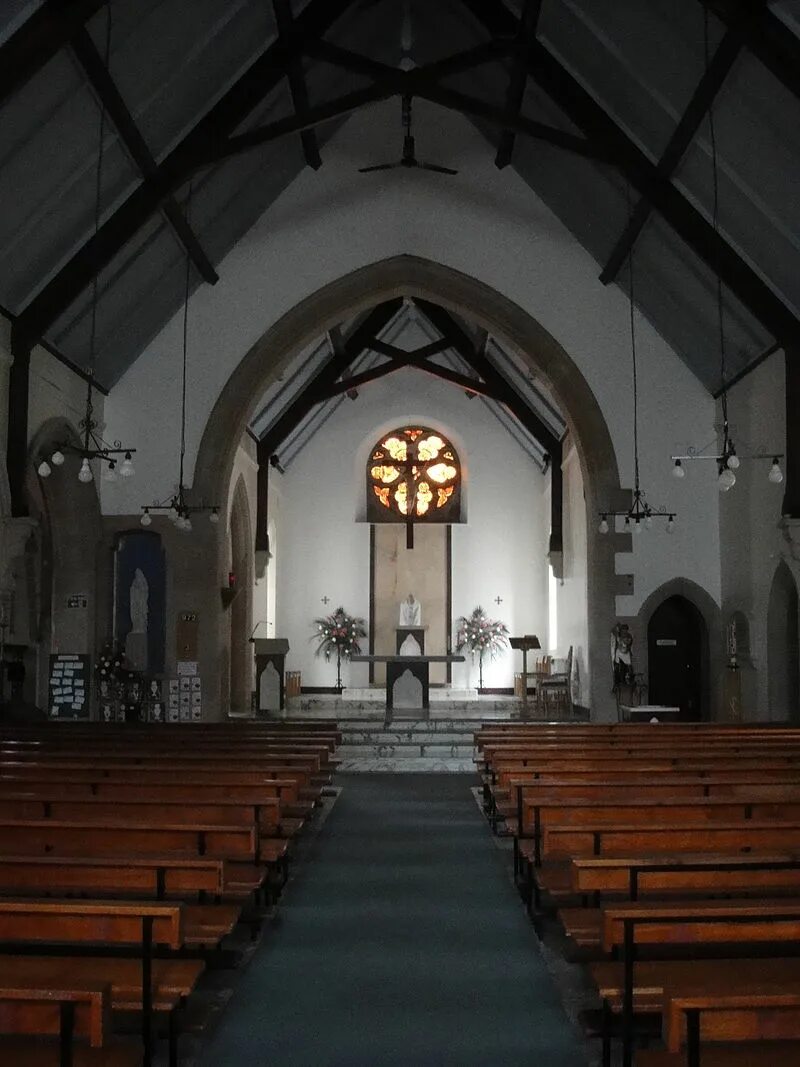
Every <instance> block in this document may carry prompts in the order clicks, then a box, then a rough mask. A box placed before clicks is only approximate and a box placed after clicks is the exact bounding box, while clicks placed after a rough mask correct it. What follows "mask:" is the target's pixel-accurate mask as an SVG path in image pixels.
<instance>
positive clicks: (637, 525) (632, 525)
mask: <svg viewBox="0 0 800 1067" xmlns="http://www.w3.org/2000/svg"><path fill="white" fill-rule="evenodd" d="M628 214H629V216H630V214H631V201H630V186H629V187H628ZM628 279H629V284H628V295H629V321H630V338H631V363H632V366H633V496H632V498H631V506H630V507H629V508H628V509H627V511H617V510H615V509H612V508H606V509H605V510H603V511H601V512H600V524H599V525H598V527H597V529H598V532H599V533H601V534H607V533H608V531H609V529H610V524H609V521H608V520H609V519H612V520H615V519H617V518H620V519H622V520H623V528H624V532H625V533H637V534H638V533H641V532H642V530H649V529H650V528H651V527H652V525H653V519H666V520H667V523H666V531H667V533H672V531H673V530H674V529H675V513H674V512H672V511H667V510H666V509H664V508H653V507H652V506H651V505H650V504H649V503H648V502H647V494H646V493H645V491H644V489H642V487H641V483H640V481H639V381H638V375H637V365H636V323H635V309H634V290H633V246H631V250H630V251H629V252H628Z"/></svg>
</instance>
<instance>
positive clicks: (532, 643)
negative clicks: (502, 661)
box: [508, 634, 542, 719]
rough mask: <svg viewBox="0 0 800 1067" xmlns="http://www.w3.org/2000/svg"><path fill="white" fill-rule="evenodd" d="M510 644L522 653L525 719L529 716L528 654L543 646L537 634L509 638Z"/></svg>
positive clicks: (523, 711) (523, 714)
mask: <svg viewBox="0 0 800 1067" xmlns="http://www.w3.org/2000/svg"><path fill="white" fill-rule="evenodd" d="M508 643H509V644H510V645H511V647H512V648H518V649H519V650H520V651H521V652H522V718H523V719H525V718H527V716H528V653H529V652H531V651H533V650H534V649H537V648H539V649H540V648H541V647H542V646H541V644H540V643H539V638H538V637H537V636H536V634H525V636H524V637H509V639H508Z"/></svg>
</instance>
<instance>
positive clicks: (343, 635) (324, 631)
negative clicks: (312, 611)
mask: <svg viewBox="0 0 800 1067" xmlns="http://www.w3.org/2000/svg"><path fill="white" fill-rule="evenodd" d="M314 625H315V626H316V628H317V632H316V633H315V634H314V635H313V637H312V640H314V639H315V638H316V640H317V641H318V642H319V644H318V645H317V650H316V654H317V655H318V656H324V657H325V659H326V661H327V662H330V659H331V656H334V655H335V656H336V685H337V687H338V688H339V689H341V688H342V672H341V664H342V660H343V659H350V657H351V656H358V655H359V654H360V652H361V645H360V644H359V642H360V640H361V638H362V637H366V636H367V631H366V629H365V627H364V620H363V619H358V618H356V617H355V616H354V615H348V613H347V612H346V611H345V610H344V608H342V607H339V608H337V609H336V611H334V613H333V614H332V615H325V616H323V617H322V618H320V619H314Z"/></svg>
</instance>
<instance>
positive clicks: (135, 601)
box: [131, 567, 149, 634]
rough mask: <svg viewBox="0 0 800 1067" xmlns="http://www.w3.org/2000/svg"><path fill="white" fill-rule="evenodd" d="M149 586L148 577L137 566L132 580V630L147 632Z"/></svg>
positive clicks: (141, 632) (133, 631)
mask: <svg viewBox="0 0 800 1067" xmlns="http://www.w3.org/2000/svg"><path fill="white" fill-rule="evenodd" d="M148 593H149V587H148V584H147V579H146V578H145V576H144V574H142V572H141V570H140V569H139V568H138V567H137V568H136V573H135V574H134V576H133V581H132V582H131V632H132V633H135V634H146V633H147V600H148Z"/></svg>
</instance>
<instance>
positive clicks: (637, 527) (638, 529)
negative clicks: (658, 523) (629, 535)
mask: <svg viewBox="0 0 800 1067" xmlns="http://www.w3.org/2000/svg"><path fill="white" fill-rule="evenodd" d="M642 530H643V526H642V524H641V522H640V521H639V519H637V520H636V521H635V522H634V524H633V532H634V533H635V534H640V533H641V532H642Z"/></svg>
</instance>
